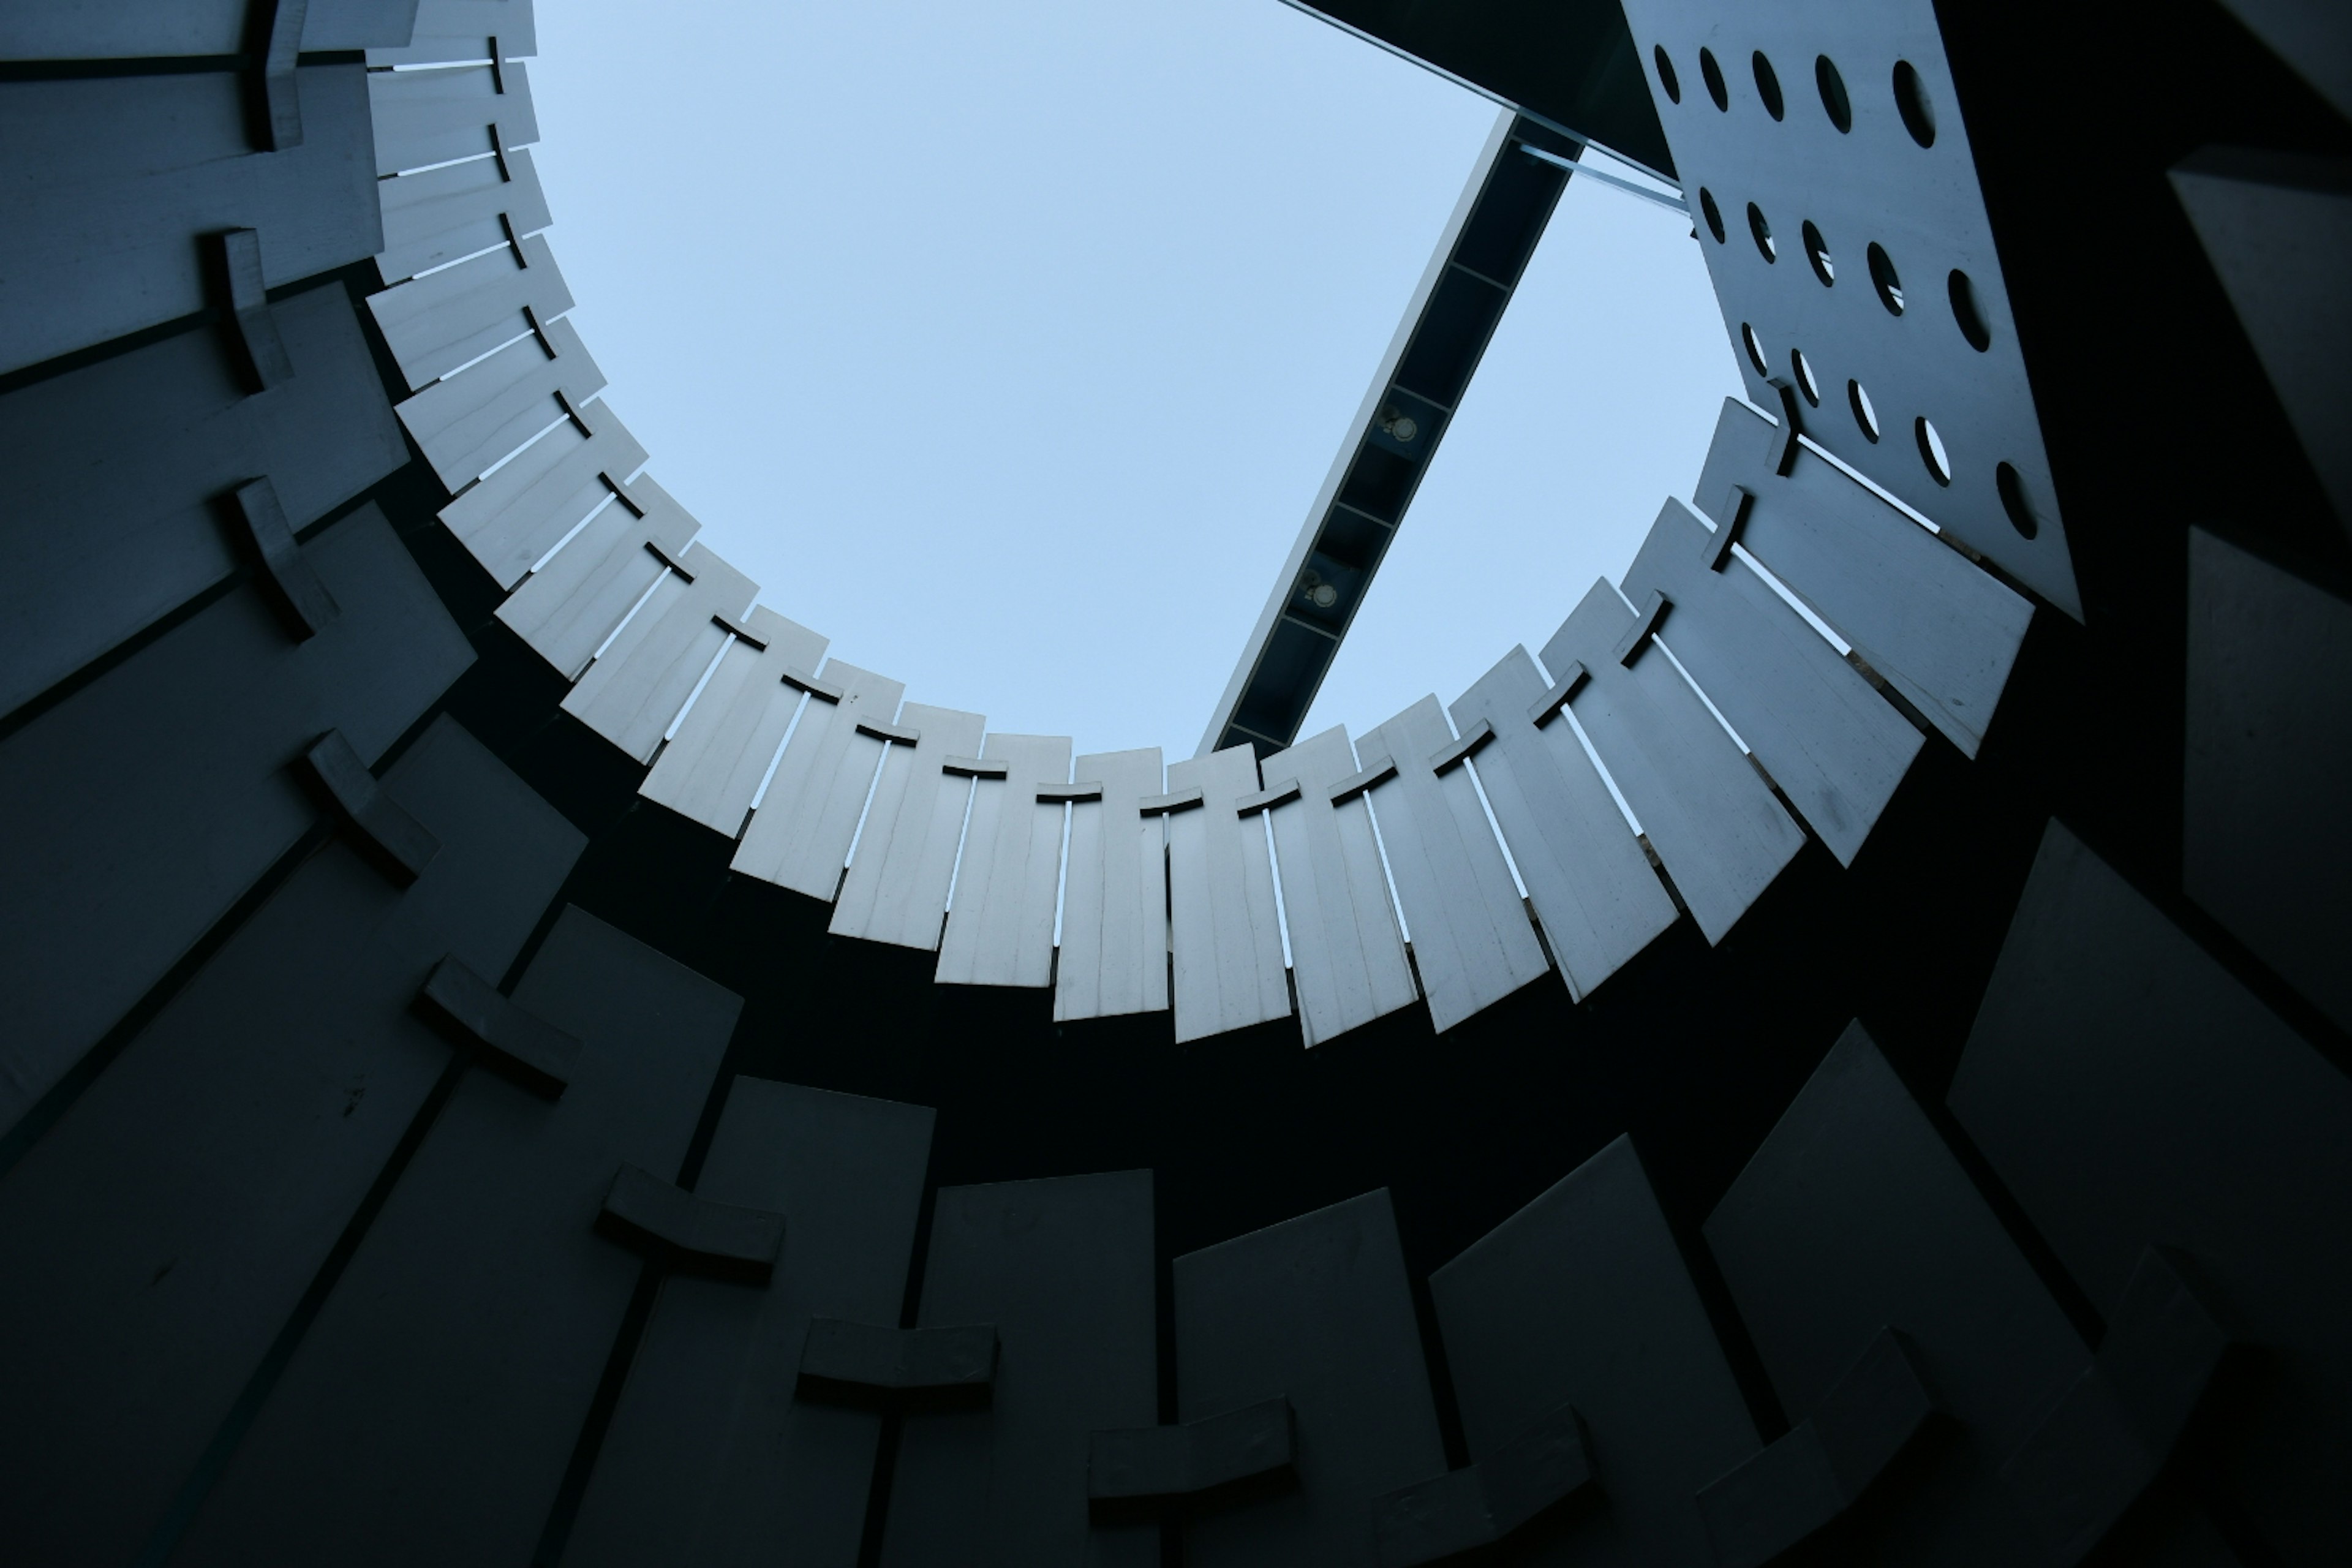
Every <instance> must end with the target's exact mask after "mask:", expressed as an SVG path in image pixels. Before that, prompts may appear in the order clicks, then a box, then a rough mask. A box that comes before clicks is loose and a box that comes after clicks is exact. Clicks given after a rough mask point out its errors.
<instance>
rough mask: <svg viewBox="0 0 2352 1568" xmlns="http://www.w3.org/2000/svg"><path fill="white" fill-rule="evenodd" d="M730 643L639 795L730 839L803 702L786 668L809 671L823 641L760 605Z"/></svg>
mask: <svg viewBox="0 0 2352 1568" xmlns="http://www.w3.org/2000/svg"><path fill="white" fill-rule="evenodd" d="M742 629H743V630H744V631H748V632H750V633H751V636H750V637H744V636H742V635H741V634H740V632H739V633H737V634H736V635H735V636H733V637H730V638H729V639H728V644H727V651H726V652H725V653H723V654H720V655H719V668H716V669H714V670H712V671H711V672H710V679H709V681H708V682H706V683H705V684H704V686H703V688H702V694H701V695H700V696H698V697H697V698H696V699H695V700H694V706H693V707H692V708H690V709H688V710H687V714H686V717H685V718H684V719H682V720H680V721H678V726H677V733H676V734H674V735H672V736H671V737H670V739H669V743H668V744H667V745H666V746H664V747H663V748H662V750H661V755H660V756H659V757H657V758H656V759H655V760H654V767H653V772H651V773H647V774H646V780H645V782H644V783H643V784H639V785H638V786H637V793H638V794H639V795H644V796H645V797H646V799H647V800H650V801H656V802H658V803H659V804H661V805H666V806H667V807H669V808H670V809H671V810H672V811H675V812H677V814H678V815H679V816H690V817H692V818H693V819H694V820H695V821H697V822H699V823H701V824H702V825H703V826H705V827H708V828H710V829H711V830H712V831H714V832H718V833H723V834H725V835H726V836H727V837H730V838H732V837H735V836H736V835H737V834H738V833H740V832H741V831H742V827H743V819H744V817H746V816H750V815H751V799H752V797H753V796H754V795H758V794H759V793H760V783H761V780H762V779H765V778H766V777H767V776H768V764H769V763H772V762H773V761H774V760H775V756H776V748H777V747H779V746H781V745H782V744H783V743H784V731H785V730H787V729H788V728H789V727H790V726H791V724H792V721H793V711H794V710H796V709H798V708H799V706H800V703H801V689H800V688H799V687H797V686H793V685H792V684H790V683H789V682H787V681H786V680H785V679H783V672H784V671H785V670H787V669H795V670H803V669H814V668H816V667H817V664H818V663H819V661H821V660H822V659H823V658H824V647H825V639H824V635H823V634H822V633H818V632H813V631H811V630H809V629H808V627H806V626H801V625H799V624H798V623H796V622H793V621H788V620H786V619H785V618H784V617H783V616H780V615H778V614H776V612H775V611H773V610H772V609H769V608H768V607H767V606H766V605H754V606H753V607H752V610H751V616H750V617H749V618H748V619H747V620H746V621H745V623H744V625H743V628H742Z"/></svg>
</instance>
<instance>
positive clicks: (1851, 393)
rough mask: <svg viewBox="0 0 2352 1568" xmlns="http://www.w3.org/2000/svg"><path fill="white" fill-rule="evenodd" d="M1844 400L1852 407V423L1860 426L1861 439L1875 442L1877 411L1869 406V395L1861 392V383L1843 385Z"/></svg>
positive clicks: (1850, 382)
mask: <svg viewBox="0 0 2352 1568" xmlns="http://www.w3.org/2000/svg"><path fill="white" fill-rule="evenodd" d="M1845 400H1846V401H1847V402H1848V403H1850V404H1852V405H1853V422H1854V423H1855V424H1856V425H1859V426H1862V437H1863V439H1864V440H1865V441H1875V440H1877V439H1878V410H1877V409H1875V408H1873V407H1872V406H1871V405H1870V394H1868V393H1866V392H1864V391H1863V389H1862V383H1860V382H1858V381H1849V382H1847V383H1846V384H1845Z"/></svg>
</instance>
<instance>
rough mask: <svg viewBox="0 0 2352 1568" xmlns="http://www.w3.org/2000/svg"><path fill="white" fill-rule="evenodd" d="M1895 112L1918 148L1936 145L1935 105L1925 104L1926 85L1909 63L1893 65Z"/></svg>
mask: <svg viewBox="0 0 2352 1568" xmlns="http://www.w3.org/2000/svg"><path fill="white" fill-rule="evenodd" d="M1895 112H1896V113H1898V114H1900V115H1902V116H1903V129H1904V130H1906V131H1908V132H1911V140H1912V141H1914V142H1917V143H1919V145H1920V146H1922V147H1933V146H1934V145H1935V144H1936V106H1935V105H1934V104H1932V103H1930V102H1928V101H1927V83H1926V82H1924V81H1921V80H1920V79H1919V70H1918V68H1917V67H1916V66H1914V65H1913V64H1912V63H1911V62H1910V61H1909V60H1896V61H1895Z"/></svg>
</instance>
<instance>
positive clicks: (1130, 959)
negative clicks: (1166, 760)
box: [1054, 746, 1168, 1020]
mask: <svg viewBox="0 0 2352 1568" xmlns="http://www.w3.org/2000/svg"><path fill="white" fill-rule="evenodd" d="M1073 777H1074V779H1075V780H1076V782H1077V783H1078V784H1101V785H1102V793H1101V795H1099V796H1097V798H1095V799H1093V800H1077V801H1074V802H1072V804H1071V806H1070V850H1069V865H1068V867H1067V868H1066V870H1065V871H1064V873H1063V878H1062V888H1063V890H1062V956H1061V960H1060V963H1058V964H1057V966H1056V967H1055V975H1054V1016H1055V1018H1056V1019H1057V1020H1058V1019H1066V1018H1102V1017H1109V1016H1114V1015H1117V1014H1121V1013H1156V1012H1158V1011H1160V1009H1161V1008H1163V1007H1165V1006H1167V1005H1168V855H1167V847H1166V846H1167V835H1166V830H1165V829H1164V828H1162V827H1161V826H1160V817H1159V816H1145V815H1144V814H1143V803H1144V801H1145V800H1147V799H1149V798H1150V797H1152V796H1154V795H1159V794H1160V793H1161V791H1160V748H1159V747H1157V746H1149V747H1145V748H1144V749H1142V750H1140V751H1133V752H1091V753H1089V754H1087V755H1086V756H1082V757H1080V758H1079V759H1078V760H1077V763H1076V767H1075V769H1074V770H1073Z"/></svg>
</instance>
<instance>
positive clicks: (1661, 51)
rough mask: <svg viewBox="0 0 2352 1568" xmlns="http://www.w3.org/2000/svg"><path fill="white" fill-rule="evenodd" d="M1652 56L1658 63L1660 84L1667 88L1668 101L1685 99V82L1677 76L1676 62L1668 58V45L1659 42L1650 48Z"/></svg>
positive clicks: (1674, 101) (1675, 101)
mask: <svg viewBox="0 0 2352 1568" xmlns="http://www.w3.org/2000/svg"><path fill="white" fill-rule="evenodd" d="M1650 58H1652V59H1654V60H1655V61H1656V62H1657V65H1658V85H1659V86H1660V87H1663V88H1664V89H1666V101H1667V102H1668V103H1680V102H1681V101H1682V100H1683V84H1682V83H1681V82H1680V81H1678V80H1676V79H1675V62H1674V61H1672V60H1670V59H1668V58H1666V46H1665V45H1664V44H1659V45H1657V46H1656V47H1654V48H1652V49H1651V50H1650Z"/></svg>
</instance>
